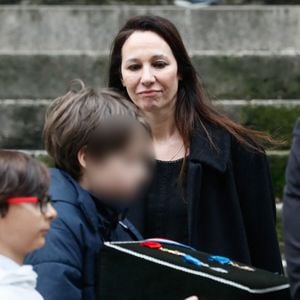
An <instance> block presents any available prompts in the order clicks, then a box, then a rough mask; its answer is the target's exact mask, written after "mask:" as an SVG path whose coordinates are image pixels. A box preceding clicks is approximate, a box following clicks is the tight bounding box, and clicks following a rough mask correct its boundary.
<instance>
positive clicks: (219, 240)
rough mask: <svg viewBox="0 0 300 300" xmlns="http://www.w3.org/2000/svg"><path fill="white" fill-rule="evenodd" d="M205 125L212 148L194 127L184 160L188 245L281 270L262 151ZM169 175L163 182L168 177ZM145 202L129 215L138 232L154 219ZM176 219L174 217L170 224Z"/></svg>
mask: <svg viewBox="0 0 300 300" xmlns="http://www.w3.org/2000/svg"><path fill="white" fill-rule="evenodd" d="M206 129H207V131H208V132H209V134H210V136H211V138H212V139H213V141H214V146H215V147H213V146H212V145H211V143H210V141H209V139H208V138H207V135H206V133H205V130H203V129H202V128H198V129H197V130H196V131H195V133H194V135H193V137H192V140H191V147H190V154H189V159H188V163H187V170H186V178H185V187H184V194H185V198H186V201H187V210H188V213H187V226H188V244H189V245H191V246H193V247H195V248H196V249H198V250H200V251H203V252H207V253H213V254H217V255H223V256H227V257H230V258H231V259H233V260H236V261H240V262H243V263H246V264H252V265H253V266H255V267H258V268H262V269H266V270H270V271H272V272H282V263H281V256H280V252H279V246H278V242H277V236H276V228H275V222H276V207H275V200H274V194H273V190H272V182H271V176H270V170H269V166H268V161H267V158H266V155H265V154H264V153H260V152H257V151H253V150H251V149H249V148H248V147H246V146H244V145H241V144H240V143H239V142H238V141H237V140H236V139H235V138H234V137H233V136H232V135H230V134H229V133H228V132H227V131H225V130H224V129H222V128H219V127H216V126H214V125H210V124H206ZM171 178H172V177H169V178H168V179H165V182H167V183H168V182H171ZM168 190H172V185H171V186H169V188H168ZM156 203H157V204H158V201H156ZM146 204H147V203H146V202H143V201H141V202H140V204H139V206H137V207H136V208H135V209H134V210H132V213H131V216H129V218H130V220H132V221H133V223H134V224H135V225H136V226H137V227H138V228H139V229H141V232H142V233H144V232H145V229H146V228H147V227H149V226H151V227H152V226H153V225H152V224H149V223H156V222H158V220H157V219H156V218H153V219H151V220H149V219H148V218H146V216H147V215H149V213H148V211H147V210H148V209H147V206H146ZM184 211H185V210H184ZM176 222H178V223H181V221H180V220H177V219H176V217H175V216H174V221H173V223H174V224H175V223H176ZM176 226H177V228H181V226H186V224H185V223H184V224H178V225H176ZM162 233H163V232H162ZM161 235H162V234H160V236H161Z"/></svg>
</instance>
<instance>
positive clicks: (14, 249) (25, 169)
mask: <svg viewBox="0 0 300 300" xmlns="http://www.w3.org/2000/svg"><path fill="white" fill-rule="evenodd" d="M49 183H50V178H49V174H48V170H47V168H46V166H45V165H43V164H41V163H40V162H38V161H36V160H34V159H33V158H31V157H29V156H27V155H26V154H24V153H20V152H17V151H6V150H0V299H6V300H20V299H23V300H42V299H43V298H42V296H41V295H40V294H39V293H38V292H37V291H36V289H35V287H36V281H37V274H36V273H35V272H34V271H33V270H32V267H31V266H22V264H23V262H24V258H25V256H26V255H27V254H28V253H29V252H31V251H33V250H35V249H37V248H40V247H42V246H44V244H45V235H46V234H47V232H48V230H49V229H50V223H51V221H52V220H53V219H54V218H55V217H56V211H55V210H54V209H53V207H52V206H51V204H50V202H49V197H48V196H47V195H48V187H49Z"/></svg>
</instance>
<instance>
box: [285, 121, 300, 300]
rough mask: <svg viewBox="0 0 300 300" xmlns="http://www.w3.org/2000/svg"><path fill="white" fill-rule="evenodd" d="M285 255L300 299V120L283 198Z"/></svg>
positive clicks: (297, 297) (296, 128) (295, 290)
mask: <svg viewBox="0 0 300 300" xmlns="http://www.w3.org/2000/svg"><path fill="white" fill-rule="evenodd" d="M283 203H284V206H283V216H284V236H285V255H286V260H287V271H288V276H289V279H290V283H291V292H292V296H293V299H295V300H296V299H297V300H299V299H300V119H299V120H298V122H297V124H296V127H295V129H294V138H293V144H292V148H291V153H290V157H289V161H288V166H287V170H286V186H285V189H284V197H283Z"/></svg>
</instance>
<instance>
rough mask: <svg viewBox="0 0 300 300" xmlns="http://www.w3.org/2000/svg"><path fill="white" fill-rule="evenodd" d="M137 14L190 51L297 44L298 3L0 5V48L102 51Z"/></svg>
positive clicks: (299, 31) (276, 48) (274, 49)
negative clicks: (151, 18)
mask: <svg viewBox="0 0 300 300" xmlns="http://www.w3.org/2000/svg"><path fill="white" fill-rule="evenodd" d="M141 14H154V15H161V16H164V17H167V18H169V19H170V20H172V21H173V22H174V23H175V24H176V26H178V28H179V30H180V32H181V33H182V35H183V38H184V40H185V42H186V44H187V45H188V48H189V49H190V51H193V52H194V51H196V52H197V51H203V50H205V51H229V52H234V51H245V50H247V51H257V50H261V51H272V52H278V51H294V50H299V49H300V39H299V36H300V7H299V6H224V7H209V8H203V9H192V10H190V9H182V8H177V7H174V6H156V7H155V6H154V7H147V6H139V7H136V6H79V7H78V6H73V7H72V6H71V7H70V6H0V51H4V52H10V51H35V52H36V51H43V52H45V51H64V52H66V51H76V52H78V51H84V52H85V51H93V52H98V53H99V52H103V51H104V52H105V51H107V50H108V49H109V45H110V43H111V40H112V37H113V36H114V35H115V34H116V32H117V31H118V29H119V28H120V26H121V25H122V24H124V22H125V20H126V19H128V18H129V17H130V16H134V15H141ZM297 37H298V38H297Z"/></svg>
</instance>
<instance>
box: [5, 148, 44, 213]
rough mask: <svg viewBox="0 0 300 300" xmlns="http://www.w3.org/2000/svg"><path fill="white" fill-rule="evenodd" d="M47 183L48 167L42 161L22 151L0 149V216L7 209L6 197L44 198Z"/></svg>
mask: <svg viewBox="0 0 300 300" xmlns="http://www.w3.org/2000/svg"><path fill="white" fill-rule="evenodd" d="M49 184H50V177H49V173H48V169H47V167H46V166H45V165H44V164H43V163H41V162H39V161H37V160H35V159H34V158H32V157H30V156H29V155H27V154H25V153H22V152H18V151H9V150H0V217H4V216H5V215H6V213H7V211H8V209H9V205H8V204H7V202H6V200H7V199H8V198H11V197H26V196H35V197H38V198H44V197H45V196H46V195H47V193H48V188H49Z"/></svg>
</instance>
